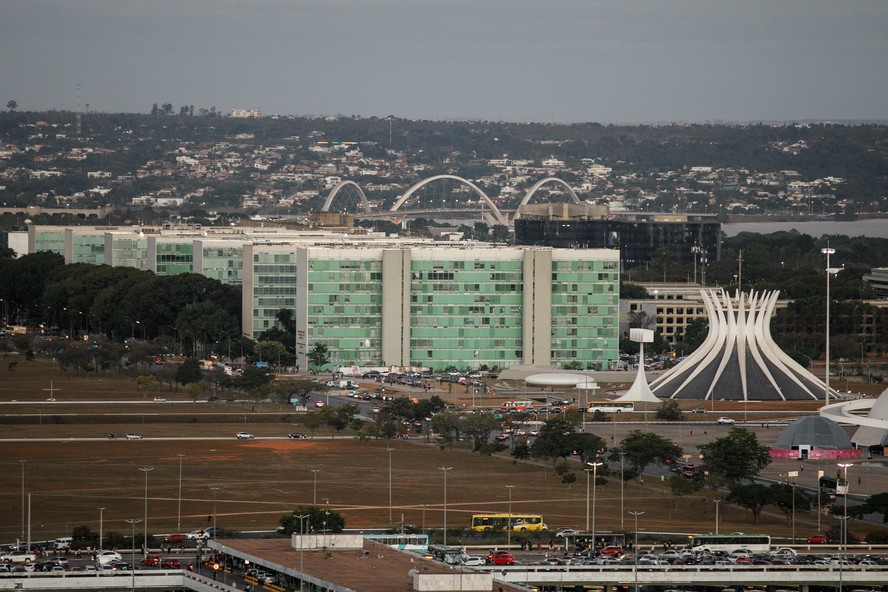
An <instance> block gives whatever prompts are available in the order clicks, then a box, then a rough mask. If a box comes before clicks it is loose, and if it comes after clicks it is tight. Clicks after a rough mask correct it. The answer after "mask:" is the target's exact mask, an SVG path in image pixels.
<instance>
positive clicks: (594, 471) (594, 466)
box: [586, 462, 604, 551]
mask: <svg viewBox="0 0 888 592" xmlns="http://www.w3.org/2000/svg"><path fill="white" fill-rule="evenodd" d="M586 464H587V465H589V466H590V467H592V550H593V551H594V550H595V491H596V489H598V488H597V485H598V467H600V466H601V465H603V464H604V463H601V462H594V463H590V462H587V463H586ZM588 477H589V474H588V473H586V478H588ZM587 496H588V492H587Z"/></svg>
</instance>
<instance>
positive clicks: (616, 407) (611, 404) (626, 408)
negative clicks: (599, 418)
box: [586, 401, 635, 413]
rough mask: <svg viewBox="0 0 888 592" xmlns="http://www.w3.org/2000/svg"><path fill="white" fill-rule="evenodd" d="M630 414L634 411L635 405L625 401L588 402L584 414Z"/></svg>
mask: <svg viewBox="0 0 888 592" xmlns="http://www.w3.org/2000/svg"><path fill="white" fill-rule="evenodd" d="M596 411H601V412H602V413H624V412H625V413H632V412H633V411H635V403H632V402H627V401H589V402H588V403H587V404H586V413H595V412H596Z"/></svg>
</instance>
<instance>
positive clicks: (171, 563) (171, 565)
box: [160, 557, 182, 569]
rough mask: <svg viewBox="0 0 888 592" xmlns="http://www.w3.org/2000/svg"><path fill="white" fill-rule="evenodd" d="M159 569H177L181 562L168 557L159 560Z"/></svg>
mask: <svg viewBox="0 0 888 592" xmlns="http://www.w3.org/2000/svg"><path fill="white" fill-rule="evenodd" d="M160 567H161V569H179V568H180V567H182V562H181V561H179V560H178V559H173V558H172V557H170V558H168V559H164V560H163V561H161V562H160Z"/></svg>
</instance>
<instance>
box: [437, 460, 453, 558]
mask: <svg viewBox="0 0 888 592" xmlns="http://www.w3.org/2000/svg"><path fill="white" fill-rule="evenodd" d="M452 468H453V467H438V470H439V471H444V546H445V547H446V546H447V471H449V470H451V469H452Z"/></svg>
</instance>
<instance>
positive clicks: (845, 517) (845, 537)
mask: <svg viewBox="0 0 888 592" xmlns="http://www.w3.org/2000/svg"><path fill="white" fill-rule="evenodd" d="M853 466H854V464H853V463H839V467H840V468H841V469H843V470H844V472H845V475H844V478H845V504H844V506H845V510H844V512H843V515H842V547H843V549H844V552H845V553H847V552H848V493H849V492H850V490H851V487H850V483H849V482H848V467H853ZM844 559H845V557H844V555H843V556H842V560H844Z"/></svg>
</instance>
